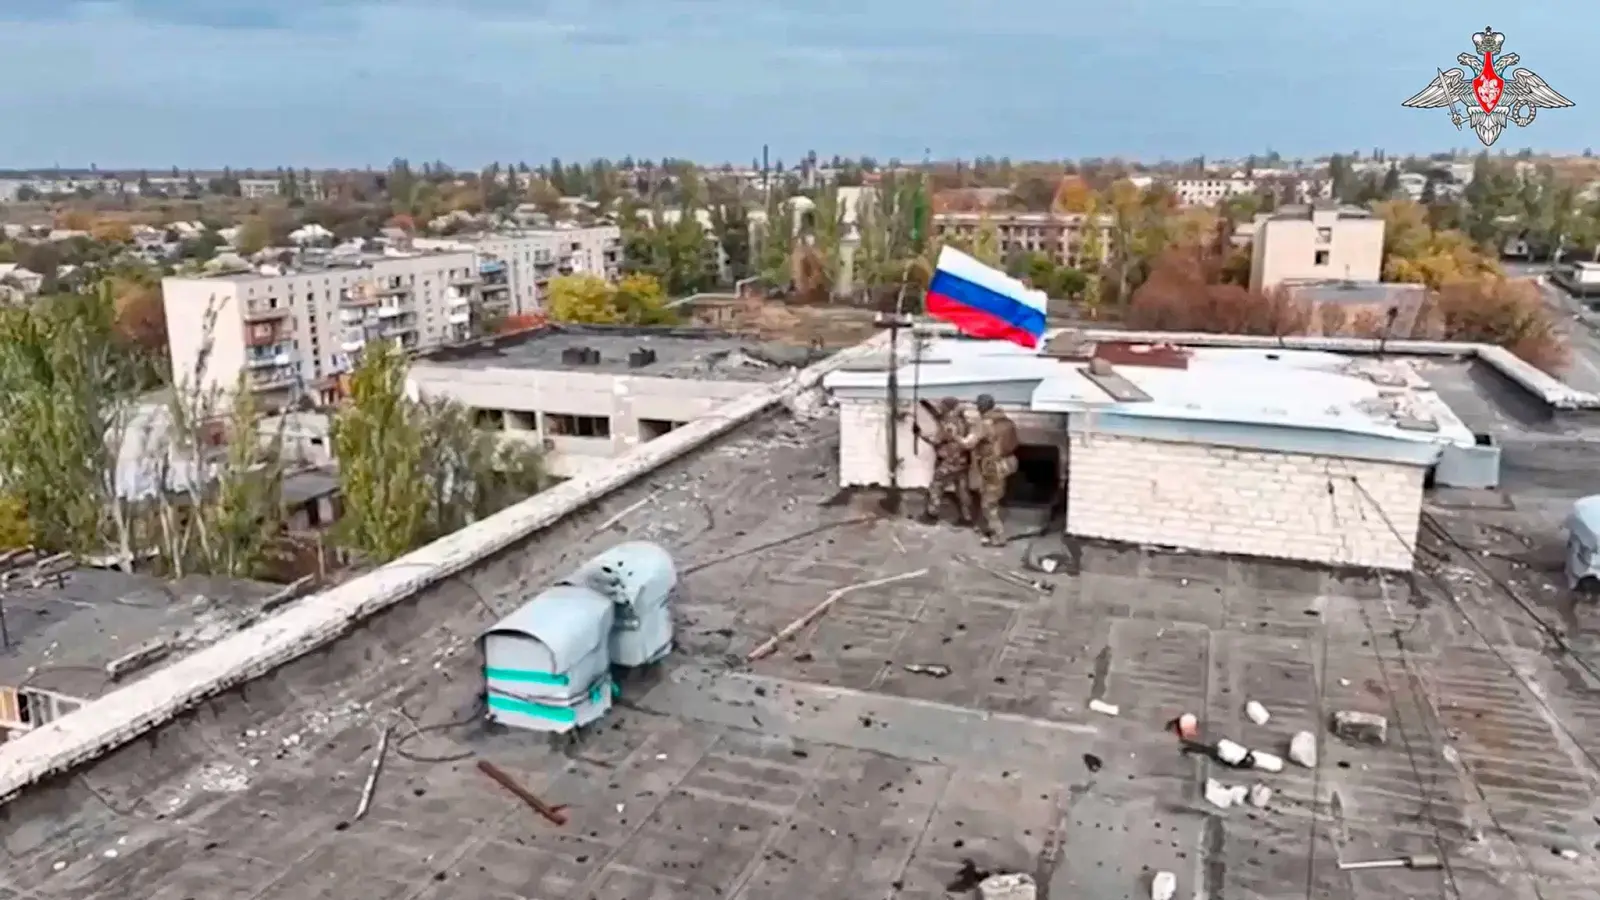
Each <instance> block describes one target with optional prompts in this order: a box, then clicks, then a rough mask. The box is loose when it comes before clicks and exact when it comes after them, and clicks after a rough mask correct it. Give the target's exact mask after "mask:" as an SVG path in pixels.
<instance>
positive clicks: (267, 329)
mask: <svg viewBox="0 0 1600 900" xmlns="http://www.w3.org/2000/svg"><path fill="white" fill-rule="evenodd" d="M286 337H287V336H286V335H285V334H284V333H283V330H282V329H280V328H277V327H274V326H273V325H252V326H250V327H249V328H246V329H245V332H244V345H245V346H246V347H273V346H276V345H278V344H281V343H283V341H284V340H285V339H286Z"/></svg>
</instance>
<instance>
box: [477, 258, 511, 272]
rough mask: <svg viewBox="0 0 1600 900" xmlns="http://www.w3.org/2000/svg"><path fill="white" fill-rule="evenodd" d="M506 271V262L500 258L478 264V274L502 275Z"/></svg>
mask: <svg viewBox="0 0 1600 900" xmlns="http://www.w3.org/2000/svg"><path fill="white" fill-rule="evenodd" d="M505 271H506V264H505V263H503V262H500V261H499V260H495V261H493V262H485V263H483V264H481V265H479V266H478V274H480V275H502V274H504V273H505Z"/></svg>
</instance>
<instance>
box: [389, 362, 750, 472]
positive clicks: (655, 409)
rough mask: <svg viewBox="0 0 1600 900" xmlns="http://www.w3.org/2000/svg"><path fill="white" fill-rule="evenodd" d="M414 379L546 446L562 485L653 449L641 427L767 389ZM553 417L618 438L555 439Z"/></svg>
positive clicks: (678, 382)
mask: <svg viewBox="0 0 1600 900" xmlns="http://www.w3.org/2000/svg"><path fill="white" fill-rule="evenodd" d="M411 379H412V380H413V381H414V382H415V383H416V385H417V388H418V389H419V390H421V391H422V393H423V394H425V395H427V396H433V397H449V398H451V399H453V400H456V401H457V402H459V403H461V404H462V405H463V406H467V407H470V408H472V409H479V410H494V411H499V412H501V413H503V414H504V428H505V431H506V433H507V436H508V437H509V438H511V439H514V440H523V441H530V442H535V443H538V444H545V446H546V447H547V448H548V450H549V451H550V455H549V456H548V457H547V459H546V463H547V465H548V466H549V467H550V472H551V474H553V475H558V476H560V477H562V478H575V477H578V476H580V475H583V474H585V473H587V472H590V471H593V470H594V468H595V467H596V466H604V465H606V464H608V462H609V461H610V460H612V459H614V458H616V457H618V456H621V455H623V454H626V453H628V452H629V451H631V450H632V449H633V448H634V447H637V446H638V445H640V444H642V443H647V442H648V441H649V440H650V436H649V435H647V434H645V433H644V432H643V431H642V429H641V427H640V420H641V419H655V420H662V421H668V422H680V423H683V422H694V421H698V420H699V419H702V418H704V417H705V416H707V415H709V414H711V412H712V411H713V410H715V409H717V408H718V407H719V406H721V405H722V404H724V403H727V402H728V401H730V400H734V399H737V398H739V397H744V396H748V395H749V394H750V393H752V392H754V391H758V390H761V389H762V388H764V387H765V385H759V384H751V383H749V382H740V381H712V380H705V381H702V380H697V379H692V378H653V377H648V376H643V375H617V374H611V373H605V372H564V371H560V370H554V369H550V370H545V369H465V368H456V367H452V366H440V365H432V364H429V363H427V362H419V363H416V364H415V365H413V366H412V368H411ZM517 413H521V414H522V415H517ZM549 414H560V415H571V416H590V417H604V418H607V419H609V420H610V430H611V436H610V437H609V438H595V437H573V436H568V435H559V434H554V433H552V431H553V429H551V428H549V427H548V422H547V420H546V416H547V415H549ZM547 439H548V443H546V442H547Z"/></svg>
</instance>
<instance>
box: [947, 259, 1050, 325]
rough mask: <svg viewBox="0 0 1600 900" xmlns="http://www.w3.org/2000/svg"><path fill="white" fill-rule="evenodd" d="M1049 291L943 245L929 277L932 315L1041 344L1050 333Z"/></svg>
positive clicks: (956, 323)
mask: <svg viewBox="0 0 1600 900" xmlns="http://www.w3.org/2000/svg"><path fill="white" fill-rule="evenodd" d="M1045 303H1046V299H1045V293H1044V292H1043V291H1036V290H1033V289H1031V288H1029V287H1028V286H1027V285H1025V284H1023V283H1022V282H1020V281H1018V280H1017V279H1015V278H1012V277H1011V276H1009V275H1007V274H1005V273H1004V272H1001V271H999V270H996V269H993V268H991V267H989V266H986V265H984V264H983V263H981V262H978V261H977V260H975V259H973V258H972V257H970V256H968V255H967V254H965V253H962V252H961V251H960V250H956V249H953V248H951V247H941V248H940V249H939V265H938V267H937V268H935V269H934V272H933V280H932V281H931V282H929V283H928V297H927V300H926V302H925V308H926V309H927V312H928V315H930V316H933V317H934V318H936V319H941V320H943V321H945V322H949V323H950V324H952V325H954V326H956V328H958V329H960V331H961V333H962V334H966V335H969V336H971V337H975V338H983V339H985V340H999V341H1011V342H1012V343H1015V344H1021V345H1022V346H1024V347H1027V348H1028V349H1030V350H1032V349H1036V348H1037V347H1038V346H1039V340H1040V338H1042V337H1043V336H1044V323H1045Z"/></svg>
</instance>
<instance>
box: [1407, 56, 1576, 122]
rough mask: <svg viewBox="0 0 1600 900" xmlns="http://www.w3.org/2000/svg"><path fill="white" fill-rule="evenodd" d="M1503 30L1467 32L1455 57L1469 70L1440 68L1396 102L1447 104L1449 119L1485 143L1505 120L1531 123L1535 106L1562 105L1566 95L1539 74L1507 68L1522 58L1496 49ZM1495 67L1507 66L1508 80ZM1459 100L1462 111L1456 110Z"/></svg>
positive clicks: (1422, 106) (1414, 105) (1504, 69)
mask: <svg viewBox="0 0 1600 900" xmlns="http://www.w3.org/2000/svg"><path fill="white" fill-rule="evenodd" d="M1505 43H1506V36H1505V35H1503V34H1501V33H1500V32H1498V31H1495V30H1494V29H1493V28H1485V29H1483V31H1481V32H1479V33H1478V34H1475V35H1473V36H1472V46H1473V50H1474V52H1472V53H1463V54H1461V55H1460V56H1457V57H1456V62H1459V63H1461V65H1463V66H1465V67H1466V68H1467V69H1468V70H1470V72H1471V78H1470V79H1469V78H1468V73H1467V72H1465V71H1462V70H1461V69H1440V70H1439V74H1438V77H1437V78H1435V79H1433V81H1432V82H1431V83H1430V84H1429V85H1428V86H1427V87H1425V88H1423V89H1422V90H1421V91H1420V92H1418V94H1417V95H1416V96H1415V97H1412V98H1411V99H1410V100H1407V101H1406V102H1404V103H1402V104H1400V105H1401V106H1409V107H1411V108H1412V109H1440V108H1444V109H1449V110H1450V122H1451V123H1452V124H1453V125H1455V126H1456V130H1457V131H1460V130H1461V123H1462V122H1467V123H1469V124H1471V125H1472V130H1473V131H1474V132H1476V133H1477V135H1478V140H1480V141H1483V145H1484V146H1485V147H1487V146H1490V145H1491V144H1493V143H1494V142H1495V141H1496V140H1498V139H1499V138H1500V135H1501V133H1502V132H1504V131H1505V130H1506V123H1508V122H1509V123H1513V124H1516V125H1519V126H1527V125H1532V124H1533V119H1534V117H1535V116H1537V115H1538V114H1539V110H1540V109H1562V108H1564V107H1568V106H1571V105H1572V101H1571V100H1568V99H1567V98H1565V97H1563V96H1561V95H1560V94H1558V93H1556V92H1555V89H1554V88H1552V87H1550V85H1548V84H1546V83H1545V80H1544V79H1543V78H1540V77H1539V76H1538V75H1535V74H1534V73H1533V72H1531V71H1529V70H1527V69H1517V70H1516V71H1514V72H1511V67H1512V66H1514V65H1516V64H1517V63H1519V62H1521V61H1522V57H1520V56H1518V55H1517V54H1515V53H1507V54H1504V55H1501V53H1500V50H1501V48H1502V47H1504V46H1505ZM1501 72H1511V78H1510V79H1509V80H1508V79H1506V78H1503V77H1501V75H1500V73H1501ZM1457 103H1459V104H1461V106H1462V107H1463V109H1464V110H1465V112H1466V115H1462V114H1461V113H1460V112H1457V111H1456V104H1457Z"/></svg>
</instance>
